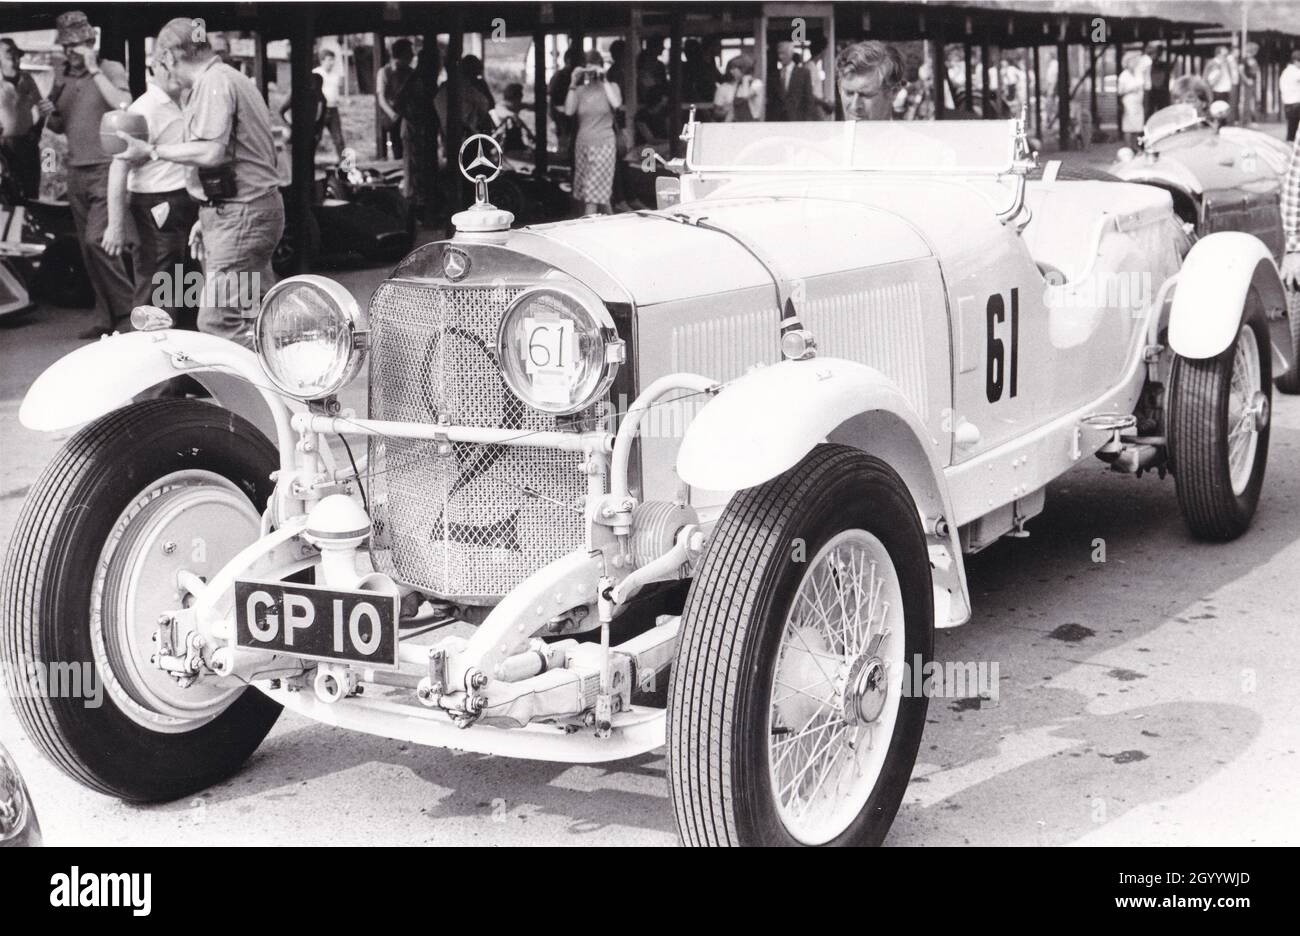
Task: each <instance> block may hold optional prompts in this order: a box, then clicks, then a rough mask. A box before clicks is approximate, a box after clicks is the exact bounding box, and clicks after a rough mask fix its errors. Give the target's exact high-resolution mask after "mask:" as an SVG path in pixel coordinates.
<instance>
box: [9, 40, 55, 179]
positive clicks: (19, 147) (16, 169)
mask: <svg viewBox="0 0 1300 936" xmlns="http://www.w3.org/2000/svg"><path fill="white" fill-rule="evenodd" d="M22 60H23V50H22V49H20V48H18V44H17V43H15V42H14V41H13V40H12V39H10V38H9V37H8V36H6V37H5V38H3V39H0V153H2V154H3V155H4V159H5V162H6V163H7V164H8V166H9V171H10V172H11V173H12V174H13V178H14V181H15V182H16V183H17V188H18V192H19V194H20V195H22V197H24V198H37V197H39V196H40V189H41V157H40V139H41V128H42V125H43V124H44V120H43V119H42V120H41V121H39V122H38V121H36V120H35V116H36V111H37V108H38V107H39V105H40V101H41V92H40V89H39V88H37V87H36V82H35V80H33V78H32V76H31V75H29V74H27V72H25V71H23V70H22V68H21V64H22Z"/></svg>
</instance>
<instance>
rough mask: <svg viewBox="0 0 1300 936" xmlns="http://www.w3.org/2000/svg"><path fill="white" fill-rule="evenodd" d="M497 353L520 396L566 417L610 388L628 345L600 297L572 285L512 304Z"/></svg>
mask: <svg viewBox="0 0 1300 936" xmlns="http://www.w3.org/2000/svg"><path fill="white" fill-rule="evenodd" d="M497 355H498V357H499V358H500V360H501V372H502V374H503V375H504V376H505V380H506V384H507V386H509V387H510V389H511V390H512V391H514V393H515V396H517V397H519V399H521V400H523V401H524V402H525V403H527V404H528V405H529V406H531V407H534V408H535V409H539V410H542V411H543V412H546V413H554V414H556V415H563V414H566V413H576V412H578V411H579V410H582V409H585V408H586V407H588V406H590V405H591V404H593V403H595V402H596V401H597V400H598V399H599V398H600V396H601V395H602V394H603V393H604V392H605V391H606V390H608V389H609V385H610V383H612V382H613V380H614V375H615V374H617V373H618V365H619V364H620V363H621V362H622V361H623V356H624V349H623V342H622V341H621V340H619V338H618V333H617V332H616V331H615V329H614V320H613V319H612V318H610V315H609V312H608V311H607V310H606V309H605V306H604V304H603V303H601V302H600V300H599V299H597V298H596V297H595V296H591V297H584V296H583V295H582V294H581V292H580V291H579V290H577V289H575V288H571V287H568V286H542V287H539V288H537V289H530V290H527V291H526V292H524V293H523V294H521V295H520V296H519V297H518V298H517V299H515V301H514V302H512V303H510V305H509V307H507V309H506V312H505V315H503V316H502V317H501V328H500V330H499V331H498V333H497Z"/></svg>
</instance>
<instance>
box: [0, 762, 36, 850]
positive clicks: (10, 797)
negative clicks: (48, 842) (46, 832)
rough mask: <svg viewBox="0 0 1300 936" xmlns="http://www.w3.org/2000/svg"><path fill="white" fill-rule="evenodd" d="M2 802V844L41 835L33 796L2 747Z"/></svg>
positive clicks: (0, 768)
mask: <svg viewBox="0 0 1300 936" xmlns="http://www.w3.org/2000/svg"><path fill="white" fill-rule="evenodd" d="M0 801H3V805H4V807H5V812H4V815H3V822H0V844H2V843H4V842H8V841H12V840H14V839H17V838H19V837H20V836H23V835H36V836H37V837H39V835H40V824H39V823H38V822H37V820H36V809H35V807H34V806H33V805H32V799H31V794H29V793H28V792H27V785H26V784H25V783H24V782H23V775H22V773H21V772H19V770H18V764H17V762H16V761H15V760H14V759H13V757H12V755H10V754H9V752H8V751H6V750H5V749H4V747H3V746H0Z"/></svg>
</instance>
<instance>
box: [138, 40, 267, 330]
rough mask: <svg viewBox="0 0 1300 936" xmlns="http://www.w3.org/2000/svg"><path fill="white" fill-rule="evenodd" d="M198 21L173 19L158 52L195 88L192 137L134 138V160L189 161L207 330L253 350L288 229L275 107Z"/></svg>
mask: <svg viewBox="0 0 1300 936" xmlns="http://www.w3.org/2000/svg"><path fill="white" fill-rule="evenodd" d="M193 22H194V21H193V20H190V19H188V18H184V17H181V18H178V19H174V20H171V21H170V22H168V23H167V25H166V26H164V27H163V28H162V31H161V32H160V33H159V34H158V39H157V41H156V42H155V44H154V52H153V56H154V62H155V66H154V67H155V68H163V69H165V70H166V71H167V72H168V73H169V74H171V75H173V76H174V77H175V79H176V81H177V82H179V84H180V86H181V87H182V88H186V89H188V90H189V98H188V99H187V100H186V102H185V107H184V109H183V110H182V117H183V120H184V140H183V141H181V142H177V143H160V144H156V145H154V144H149V143H145V142H142V141H140V140H128V149H127V156H128V157H129V158H132V159H136V160H140V159H166V160H169V161H171V162H177V163H181V164H182V165H185V166H188V167H189V179H188V182H187V184H186V188H187V189H188V190H189V193H190V195H192V196H193V197H194V199H195V201H197V202H198V203H199V223H198V224H197V225H195V230H194V232H193V233H192V234H191V238H190V246H191V248H192V249H193V252H194V255H195V256H196V257H197V258H199V260H200V261H201V262H202V263H203V297H202V305H201V306H200V308H199V321H198V324H199V331H203V332H207V333H209V334H212V335H217V336H220V337H222V338H229V339H230V340H231V341H236V342H238V343H240V344H242V345H244V346H245V347H249V348H251V347H252V346H253V336H252V325H253V321H254V320H255V319H256V318H257V313H258V311H259V309H260V308H261V303H262V296H263V295H265V293H266V291H267V290H268V289H270V288H271V286H272V285H273V284H274V283H275V273H274V272H272V270H271V254H272V252H273V251H274V250H275V245H276V244H277V243H279V241H280V236H281V235H282V234H283V233H284V202H283V200H282V199H281V198H280V173H279V170H278V168H277V166H276V159H275V139H274V137H273V136H272V134H271V113H270V111H268V110H267V107H266V101H264V100H263V99H262V95H261V92H259V91H258V88H257V85H256V84H254V83H253V81H252V80H251V79H250V78H248V77H247V76H246V75H244V74H243V72H240V71H239V70H238V69H235V68H232V67H231V66H229V65H227V64H225V63H224V62H222V61H221V60H220V59H219V58H218V57H217V55H216V52H215V50H214V49H213V48H212V46H211V45H210V44H209V43H208V41H207V37H206V34H204V33H203V32H202V31H200V30H196V29H195V28H194V25H193Z"/></svg>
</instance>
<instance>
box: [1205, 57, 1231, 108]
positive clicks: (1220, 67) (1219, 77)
mask: <svg viewBox="0 0 1300 936" xmlns="http://www.w3.org/2000/svg"><path fill="white" fill-rule="evenodd" d="M1201 77H1202V78H1204V79H1205V83H1206V84H1208V85H1209V86H1210V93H1211V94H1213V95H1214V99H1215V100H1216V101H1227V102H1228V104H1229V105H1231V104H1232V89H1233V87H1234V86H1235V85H1236V84H1237V66H1236V63H1235V62H1233V61H1232V57H1231V56H1230V55H1229V54H1228V47H1227V46H1219V47H1218V48H1216V49H1215V50H1214V58H1212V59H1210V63H1209V64H1208V65H1206V66H1205V74H1203V75H1202V76H1201Z"/></svg>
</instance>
